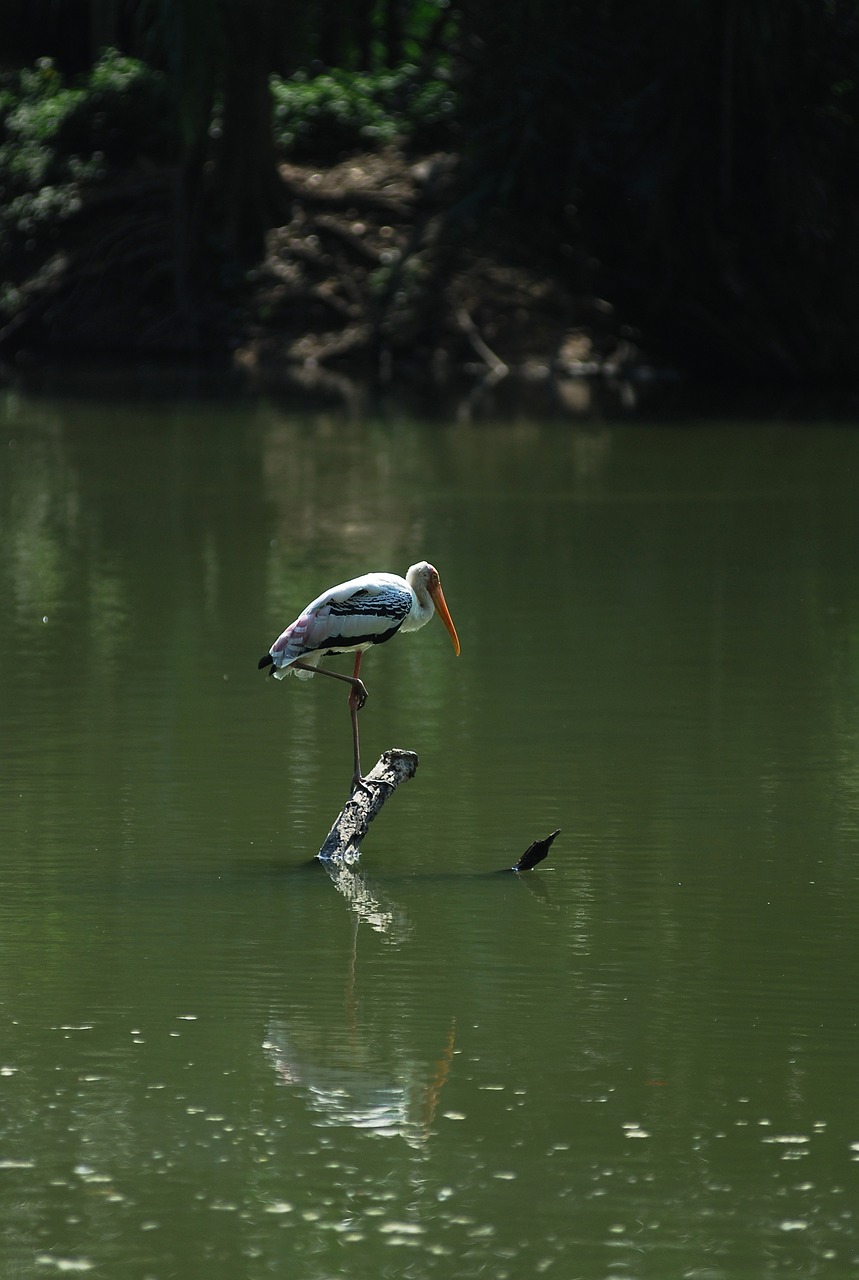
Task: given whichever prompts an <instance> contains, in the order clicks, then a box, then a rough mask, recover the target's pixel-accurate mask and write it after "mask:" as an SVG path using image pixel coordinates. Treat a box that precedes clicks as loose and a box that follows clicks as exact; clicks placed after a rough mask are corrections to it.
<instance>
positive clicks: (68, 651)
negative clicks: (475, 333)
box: [0, 393, 859, 1280]
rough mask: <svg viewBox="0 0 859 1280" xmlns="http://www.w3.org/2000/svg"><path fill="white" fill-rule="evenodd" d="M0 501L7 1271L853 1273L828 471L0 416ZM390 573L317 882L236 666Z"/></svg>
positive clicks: (494, 431)
mask: <svg viewBox="0 0 859 1280" xmlns="http://www.w3.org/2000/svg"><path fill="white" fill-rule="evenodd" d="M0 503H2V505H0V536H2V560H0V669H1V670H2V679H0V1010H2V1027H3V1033H2V1045H0V1221H2V1223H3V1231H2V1233H0V1276H2V1277H3V1278H4V1280H7V1278H8V1280H23V1278H29V1277H40V1276H50V1275H51V1274H54V1273H75V1272H88V1273H90V1274H92V1275H93V1276H97V1277H104V1278H105V1280H115V1278H116V1277H120V1276H121V1277H123V1280H170V1278H172V1277H180V1278H181V1280H197V1278H198V1277H199V1278H200V1280H203V1278H205V1280H238V1278H239V1277H242V1278H244V1277H247V1278H248V1280H257V1278H261V1277H266V1276H274V1275H276V1276H289V1277H290V1280H292V1278H293V1277H294V1278H295V1280H329V1278H331V1277H335V1276H349V1277H377V1276H378V1277H390V1280H394V1278H396V1280H401V1278H402V1277H414V1278H415V1280H424V1278H426V1280H435V1278H436V1277H439V1278H441V1277H445V1278H449V1277H455V1278H461V1280H470V1277H476V1276H491V1277H493V1280H508V1278H509V1280H530V1278H531V1277H534V1276H539V1275H544V1274H545V1275H549V1276H556V1277H558V1280H606V1278H608V1277H612V1278H614V1277H626V1278H634V1277H643V1278H647V1280H671V1278H673V1277H695V1278H696V1280H741V1278H743V1280H745V1278H748V1280H759V1278H760V1277H762V1276H771V1275H772V1276H802V1277H807V1276H817V1275H820V1276H831V1277H843V1276H848V1275H855V1274H859V1218H857V1214H859V1086H857V1062H859V958H857V952H859V948H857V943H856V934H857V919H859V563H857V561H858V560H859V555H857V548H859V430H851V429H849V428H847V427H843V426H827V425H825V424H816V425H815V426H813V427H804V426H797V425H787V424H777V423H776V424H774V423H769V424H760V423H753V422H734V423H732V424H726V423H709V424H692V423H684V424H681V425H673V426H666V425H659V424H650V425H643V424H640V423H631V424H629V425H616V424H611V423H609V424H597V425H577V424H574V423H569V422H567V423H557V424H539V423H533V422H524V421H523V422H516V423H512V424H511V423H509V422H508V423H497V424H487V423H482V424H479V425H463V424H458V425H457V424H444V423H441V424H440V423H434V424H423V425H422V424H420V423H417V422H413V421H407V420H403V419H401V418H398V417H396V416H392V417H390V418H389V419H388V420H385V421H369V422H354V421H345V420H340V419H338V418H337V417H336V416H334V415H328V416H326V415H317V416H314V415H305V416H301V415H293V414H290V413H289V412H288V411H286V410H284V409H281V408H278V407H276V406H274V405H272V404H267V403H255V404H247V403H237V404H229V403H228V404H217V403H211V402H209V403H205V402H193V401H188V402H177V401H172V400H171V401H163V400H162V401H140V400H138V401H135V400H132V399H128V400H121V399H111V400H102V401H101V402H98V401H96V400H87V399H85V398H80V397H79V398H76V399H74V400H67V399H66V400H64V399H60V398H49V397H41V398H39V397H33V398H26V397H21V396H18V395H16V394H14V393H7V394H5V395H4V396H3V397H2V399H0ZM424 557H426V558H428V559H430V560H432V561H433V562H434V563H435V564H436V565H437V566H438V568H439V570H440V571H441V575H442V580H443V583H444V587H445V592H446V595H447V599H448V603H449V605H450V608H451V612H452V614H453V617H454V620H455V622H456V625H457V628H458V630H459V634H460V637H461V640H462V646H463V652H462V657H461V658H460V659H456V658H455V656H454V654H453V652H452V650H451V647H450V643H449V641H448V638H447V636H446V634H445V632H444V629H443V628H442V627H441V626H440V625H439V624H437V623H433V624H432V625H430V626H429V627H428V628H427V629H426V630H424V631H421V632H420V633H419V634H418V635H413V636H406V637H400V638H398V639H396V640H395V641H394V642H393V643H392V644H391V645H387V646H384V647H383V648H381V649H379V650H377V651H376V652H374V653H371V654H369V655H368V656H367V659H366V662H365V675H366V682H367V685H368V688H369V690H370V700H369V702H368V704H367V707H366V709H365V711H364V712H363V713H362V735H363V741H362V746H363V753H364V763H365V766H367V767H369V765H370V764H371V763H372V762H373V760H374V759H375V758H376V755H377V754H378V753H379V752H380V751H381V750H382V749H383V748H385V747H388V746H393V745H397V746H404V747H409V748H412V749H413V750H415V751H416V752H417V753H418V754H419V756H420V760H421V763H420V768H419V771H418V774H417V777H416V778H415V780H414V781H413V782H410V783H408V784H407V785H406V786H404V787H403V788H401V790H400V791H399V792H398V793H397V795H396V797H394V798H393V800H392V802H391V803H390V804H389V805H388V806H387V807H386V809H385V810H384V812H383V814H382V815H381V816H380V817H379V819H378V821H377V823H376V824H375V826H374V827H373V829H372V831H371V834H370V836H369V837H368V839H367V841H366V842H365V846H364V857H363V859H362V864H361V873H360V875H358V876H346V877H343V878H340V879H337V878H332V877H330V876H329V875H328V874H327V873H326V871H325V870H324V869H323V868H322V867H321V866H320V865H318V864H311V865H310V866H308V865H307V862H308V859H309V858H311V857H312V855H313V854H314V853H315V852H316V850H317V849H318V848H319V846H320V844H321V842H322V839H323V838H324V836H325V834H326V832H327V830H328V827H329V825H330V823H331V821H332V819H333V818H334V816H335V814H336V812H337V810H338V808H339V806H340V804H341V802H342V801H343V799H344V797H345V794H346V790H347V786H348V780H349V776H350V772H351V743H350V736H349V721H348V713H347V708H346V698H345V692H344V690H342V689H341V688H340V686H339V685H337V684H335V682H334V681H324V680H314V681H311V682H309V683H307V684H299V683H298V682H297V681H289V682H287V683H284V684H277V683H276V682H274V681H271V680H266V679H265V678H264V677H263V675H262V674H261V673H260V672H258V671H257V669H256V663H257V659H258V657H259V655H260V654H261V653H262V652H264V650H265V649H266V648H267V647H268V645H269V644H270V643H271V641H272V639H273V638H274V637H275V635H276V634H277V633H278V631H280V629H281V628H282V627H283V626H284V625H285V623H286V622H288V621H289V620H291V619H292V617H294V616H295V615H296V613H297V612H298V610H299V608H300V607H301V606H302V605H303V604H304V603H306V602H307V601H308V600H310V599H311V598H312V597H313V596H315V595H316V594H317V593H318V592H319V591H320V590H322V589H323V588H324V587H326V586H328V585H330V584H332V583H334V582H337V581H340V580H342V579H344V578H346V577H349V576H351V575H353V574H355V573H361V572H364V571H365V570H367V569H370V568H385V569H393V570H394V571H396V572H400V573H402V572H403V571H404V570H405V569H406V567H407V566H408V565H409V564H410V563H411V562H413V561H414V560H417V559H421V558H424ZM341 666H348V660H341ZM555 827H560V828H561V829H562V834H561V836H560V837H559V838H558V841H557V842H556V844H555V847H554V849H553V850H552V853H551V855H550V857H549V859H548V860H547V862H545V863H544V864H543V865H542V866H541V867H540V868H539V869H538V870H537V871H535V872H533V873H531V874H530V875H529V876H527V877H521V878H519V877H516V876H511V875H508V876H494V875H492V874H490V873H492V872H494V871H496V870H497V869H498V868H500V867H504V866H508V865H509V864H510V863H511V862H512V861H513V860H514V859H515V858H516V857H517V856H518V855H519V854H520V853H521V852H522V851H523V850H524V848H525V847H526V846H527V845H528V844H529V843H530V842H531V841H532V840H533V839H535V838H536V837H538V836H543V835H545V834H547V833H548V832H549V831H551V830H553V829H554V828H555Z"/></svg>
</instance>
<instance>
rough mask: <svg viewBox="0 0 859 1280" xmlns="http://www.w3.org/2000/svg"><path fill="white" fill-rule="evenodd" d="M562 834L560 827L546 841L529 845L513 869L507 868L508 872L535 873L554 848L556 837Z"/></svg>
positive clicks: (536, 841) (538, 841)
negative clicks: (553, 843) (534, 870)
mask: <svg viewBox="0 0 859 1280" xmlns="http://www.w3.org/2000/svg"><path fill="white" fill-rule="evenodd" d="M560 834H561V829H560V827H559V828H558V830H557V831H553V832H552V834H551V835H550V836H546V838H545V840H535V841H534V843H533V844H529V845H528V848H527V849H526V850H525V852H524V853H523V854H522V857H521V858H520V859H519V861H518V862H517V863H515V864H514V865H513V866H512V867H506V868H505V870H506V871H533V869H534V867H536V866H537V864H538V863H540V862H542V861H543V859H544V858H545V857H546V855H547V854H548V852H549V850H550V849H551V847H552V841H553V840H554V839H555V837H556V836H559V835H560Z"/></svg>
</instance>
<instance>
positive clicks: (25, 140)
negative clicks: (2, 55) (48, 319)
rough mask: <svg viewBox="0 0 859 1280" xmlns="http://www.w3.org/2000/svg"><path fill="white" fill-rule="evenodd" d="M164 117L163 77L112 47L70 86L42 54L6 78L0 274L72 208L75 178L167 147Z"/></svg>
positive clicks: (159, 156) (1, 115)
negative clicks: (42, 57) (33, 63)
mask: <svg viewBox="0 0 859 1280" xmlns="http://www.w3.org/2000/svg"><path fill="white" fill-rule="evenodd" d="M168 122H169V114H168V112H167V109H166V98H165V91H164V86H163V78H162V77H161V76H159V75H158V74H157V73H156V72H153V71H151V70H150V69H149V68H147V67H146V66H144V64H143V63H140V62H136V61H134V60H133V59H131V58H125V57H122V56H120V55H119V54H118V53H116V52H114V51H109V52H107V53H105V54H104V55H103V56H102V58H101V59H100V60H99V61H98V62H97V63H96V65H95V66H94V67H93V69H92V71H91V72H90V73H89V75H87V76H86V77H85V78H84V79H83V80H82V81H81V83H80V84H78V85H76V86H74V87H70V86H68V85H66V84H65V83H64V80H63V77H62V76H61V75H60V74H59V72H58V71H57V70H56V68H55V66H54V64H53V63H52V62H51V60H50V59H47V58H45V59H41V60H40V61H39V62H38V63H37V65H36V66H35V67H32V68H27V69H25V70H23V71H21V72H20V73H19V74H18V75H17V76H16V77H10V78H9V79H8V80H7V82H6V83H5V85H4V86H3V88H2V91H0V265H3V266H6V268H7V270H6V274H8V275H10V276H12V277H14V276H15V275H16V274H18V258H19V257H20V256H21V255H22V254H23V256H24V257H26V253H25V251H26V250H27V249H28V248H30V249H32V247H33V240H34V238H38V237H41V238H42V240H43V241H45V242H47V243H49V242H50V239H51V233H52V229H54V228H56V227H57V226H58V225H59V223H61V222H62V221H63V220H64V219H65V218H67V217H68V216H69V214H71V213H73V212H75V211H76V210H77V209H78V208H79V206H80V184H81V183H83V182H95V181H98V180H99V179H100V178H102V177H103V176H104V175H105V173H106V171H107V168H108V167H109V166H110V167H112V168H114V169H115V168H117V167H121V166H122V165H123V164H128V163H131V162H134V161H136V160H137V159H138V158H139V157H140V156H141V155H147V156H149V157H150V158H152V159H154V160H164V159H165V158H167V157H168V156H169V155H170V152H171V151H172V149H173V139H172V136H171V133H170V129H169V124H168ZM4 258H6V259H7V260H8V265H7V263H4ZM13 259H14V261H13Z"/></svg>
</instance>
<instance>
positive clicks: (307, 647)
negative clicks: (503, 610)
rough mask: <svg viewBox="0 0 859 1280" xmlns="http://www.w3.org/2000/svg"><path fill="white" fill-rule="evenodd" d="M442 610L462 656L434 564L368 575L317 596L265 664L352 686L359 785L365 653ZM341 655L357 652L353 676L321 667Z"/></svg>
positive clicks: (277, 671)
mask: <svg viewBox="0 0 859 1280" xmlns="http://www.w3.org/2000/svg"><path fill="white" fill-rule="evenodd" d="M436 610H438V614H439V617H440V618H441V620H442V622H443V623H444V625H445V626H446V627H447V629H448V632H449V633H450V638H451V640H452V641H453V647H454V649H455V651H456V653H457V655H458V654H459V651H460V646H459V637H458V636H457V634H456V627H455V626H454V625H453V619H452V618H451V616H450V613H449V612H448V608H447V604H446V603H445V598H444V593H443V591H442V589H441V581H440V580H439V576H438V571H437V570H436V569H434V568H433V566H432V565H431V564H427V562H426V561H425V560H422V561H421V562H420V563H419V564H413V565H412V566H411V568H410V569H409V571H408V573H407V574H406V576H405V578H401V577H399V576H398V575H397V574H396V573H365V574H364V575H363V577H360V578H351V579H350V580H349V581H348V582H341V583H340V584H339V586H336V587H331V588H329V590H328V591H325V592H323V593H322V595H321V596H317V598H316V599H315V600H313V601H311V603H310V604H309V605H308V606H307V607H306V609H304V610H302V612H301V614H300V615H299V616H298V617H297V618H296V619H295V621H294V622H291V623H290V625H289V626H288V627H287V628H286V630H285V631H284V632H283V633H282V634H281V635H279V636H278V638H277V639H276V640H275V642H274V644H273V645H272V646H271V648H270V649H269V651H268V653H266V654H264V655H263V656H262V657H261V658H260V660H259V666H260V669H262V668H263V667H271V674H272V675H273V676H274V677H275V679H276V680H283V679H284V677H285V676H290V675H296V676H298V677H299V679H302V680H309V679H310V678H311V677H312V676H314V675H317V674H318V675H321V676H333V678H334V679H335V680H343V681H345V682H346V684H348V685H349V686H350V691H349V713H350V715H351V717H352V742H353V746H354V748H355V771H354V774H353V777H352V786H353V787H355V786H357V785H358V784H360V783H361V782H362V781H363V779H362V777H361V762H360V758H359V750H358V712H359V711H360V710H361V708H362V707H363V705H364V703H365V702H366V701H367V690H366V688H365V686H364V683H363V681H362V680H360V679H359V678H358V672H359V671H360V670H361V658H362V655H363V653H364V650H365V649H369V648H370V646H371V645H374V644H384V642H385V641H386V640H390V639H391V637H392V636H395V635H396V634H397V632H398V631H418V630H419V629H420V628H421V627H423V626H425V625H426V624H427V623H428V622H429V620H430V618H431V617H432V616H433V614H434V613H435V612H436ZM338 653H354V654H355V668H354V671H353V672H352V675H351V676H347V675H343V674H342V673H341V672H339V671H330V670H329V669H328V668H327V667H320V666H319V662H320V659H322V658H324V657H328V656H331V655H335V654H338Z"/></svg>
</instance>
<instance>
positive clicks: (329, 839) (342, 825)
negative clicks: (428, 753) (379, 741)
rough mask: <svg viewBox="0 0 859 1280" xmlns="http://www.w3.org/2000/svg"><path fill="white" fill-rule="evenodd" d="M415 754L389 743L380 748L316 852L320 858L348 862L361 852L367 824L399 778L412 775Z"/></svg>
mask: <svg viewBox="0 0 859 1280" xmlns="http://www.w3.org/2000/svg"><path fill="white" fill-rule="evenodd" d="M417 767H418V758H417V756H416V755H415V753H414V751H403V750H402V749H401V748H400V747H392V748H391V749H390V751H383V752H382V754H381V756H380V757H379V759H378V760H377V761H376V763H375V764H374V765H373V768H372V769H371V770H370V772H369V773H368V774H367V775H366V777H365V779H364V781H363V782H362V783H360V784H359V785H358V786H357V787H356V788H355V790H354V791H353V792H352V794H351V796H350V797H349V799H348V800H347V801H346V803H345V805H344V806H343V808H342V809H341V810H340V813H339V814H338V815H337V819H336V821H335V823H334V825H333V827H332V828H331V830H330V831H329V832H328V835H327V836H326V837H325V840H324V842H323V845H322V848H321V849H320V850H319V853H318V854H317V855H316V856H317V857H318V858H320V859H321V860H322V861H323V862H328V861H334V862H340V863H345V864H346V865H347V866H350V865H351V864H352V863H355V862H357V861H358V859H359V858H360V856H361V841H362V840H363V839H364V836H365V835H366V834H367V828H368V827H369V825H370V823H371V822H372V821H373V819H374V818H375V817H376V815H377V813H378V812H379V811H380V809H381V808H382V806H383V805H384V804H385V802H386V801H387V800H388V799H390V797H391V796H392V795H393V794H394V792H395V791H396V789H397V787H398V786H399V785H400V783H401V782H407V781H408V780H409V778H413V777H414V776H415V772H416V771H417Z"/></svg>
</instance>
